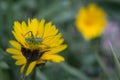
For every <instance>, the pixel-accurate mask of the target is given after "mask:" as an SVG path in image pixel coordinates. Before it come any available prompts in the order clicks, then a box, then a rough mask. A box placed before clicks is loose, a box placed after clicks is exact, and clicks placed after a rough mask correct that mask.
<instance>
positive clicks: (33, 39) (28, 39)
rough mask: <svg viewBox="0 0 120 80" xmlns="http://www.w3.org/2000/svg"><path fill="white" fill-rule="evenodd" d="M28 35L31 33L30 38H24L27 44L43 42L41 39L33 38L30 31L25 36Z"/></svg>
mask: <svg viewBox="0 0 120 80" xmlns="http://www.w3.org/2000/svg"><path fill="white" fill-rule="evenodd" d="M29 33H31V37H28V38H25V40H26V42H27V43H30V44H31V43H33V44H40V43H41V42H42V41H43V39H42V38H35V37H34V35H33V32H32V31H29V32H27V33H26V34H25V36H26V35H27V34H29Z"/></svg>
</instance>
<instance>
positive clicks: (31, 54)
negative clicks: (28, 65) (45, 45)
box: [21, 47, 44, 62]
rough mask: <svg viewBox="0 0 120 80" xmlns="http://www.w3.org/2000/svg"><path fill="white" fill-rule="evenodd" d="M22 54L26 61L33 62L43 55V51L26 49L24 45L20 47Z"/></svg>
mask: <svg viewBox="0 0 120 80" xmlns="http://www.w3.org/2000/svg"><path fill="white" fill-rule="evenodd" d="M21 51H22V54H23V56H24V57H25V58H26V59H27V61H28V62H33V61H36V60H38V59H40V57H41V56H42V55H43V53H44V52H40V51H39V50H37V49H36V50H33V51H31V50H30V49H26V48H24V47H22V48H21Z"/></svg>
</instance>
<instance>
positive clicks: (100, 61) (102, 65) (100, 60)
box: [96, 53, 112, 80]
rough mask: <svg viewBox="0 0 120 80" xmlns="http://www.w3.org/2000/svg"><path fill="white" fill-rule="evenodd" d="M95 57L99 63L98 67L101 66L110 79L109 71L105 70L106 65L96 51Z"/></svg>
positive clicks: (109, 79)
mask: <svg viewBox="0 0 120 80" xmlns="http://www.w3.org/2000/svg"><path fill="white" fill-rule="evenodd" d="M96 58H97V61H98V63H99V65H100V67H101V68H102V70H103V72H104V73H105V75H106V76H107V78H108V80H112V79H111V77H110V74H109V71H108V70H107V67H106V65H105V63H104V62H103V61H102V59H101V58H100V56H99V54H98V53H96Z"/></svg>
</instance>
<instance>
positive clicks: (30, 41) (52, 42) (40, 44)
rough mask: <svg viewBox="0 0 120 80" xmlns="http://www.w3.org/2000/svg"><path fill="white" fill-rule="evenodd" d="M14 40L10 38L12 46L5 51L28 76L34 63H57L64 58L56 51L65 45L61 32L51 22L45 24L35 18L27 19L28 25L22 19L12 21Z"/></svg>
mask: <svg viewBox="0 0 120 80" xmlns="http://www.w3.org/2000/svg"><path fill="white" fill-rule="evenodd" d="M12 33H13V35H14V37H15V39H16V40H10V44H11V45H12V46H13V48H8V49H7V50H6V51H7V52H8V53H10V54H12V58H14V59H16V62H15V64H16V65H18V66H22V67H21V70H20V72H21V73H25V75H26V76H28V75H29V74H30V73H31V71H32V70H33V69H34V67H35V66H36V65H42V64H45V63H46V61H52V62H56V63H59V62H61V61H64V58H63V57H62V56H60V55H57V54H56V53H58V52H60V51H62V50H64V49H65V48H66V47H67V45H66V44H63V42H64V39H63V38H62V34H61V33H59V32H58V29H57V28H56V26H55V25H52V23H51V22H48V23H46V24H45V20H44V19H42V20H41V21H40V22H39V21H38V20H37V19H32V20H30V19H28V25H27V24H26V23H25V22H24V21H23V22H22V23H21V24H20V23H19V22H18V21H15V22H14V30H13V31H12Z"/></svg>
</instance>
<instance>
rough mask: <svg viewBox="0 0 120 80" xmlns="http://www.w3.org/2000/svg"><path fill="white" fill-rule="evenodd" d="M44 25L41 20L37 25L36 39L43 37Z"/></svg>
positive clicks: (43, 21)
mask: <svg viewBox="0 0 120 80" xmlns="http://www.w3.org/2000/svg"><path fill="white" fill-rule="evenodd" d="M44 24H45V20H44V19H42V20H41V21H40V22H39V25H38V34H39V35H38V37H40V38H42V37H43V34H44V29H45V28H44Z"/></svg>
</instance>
